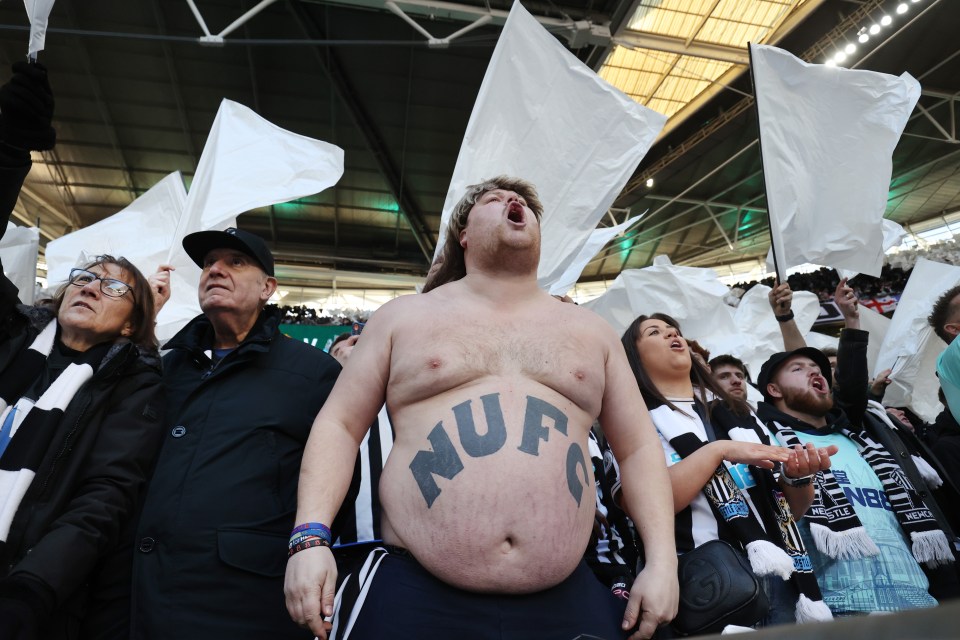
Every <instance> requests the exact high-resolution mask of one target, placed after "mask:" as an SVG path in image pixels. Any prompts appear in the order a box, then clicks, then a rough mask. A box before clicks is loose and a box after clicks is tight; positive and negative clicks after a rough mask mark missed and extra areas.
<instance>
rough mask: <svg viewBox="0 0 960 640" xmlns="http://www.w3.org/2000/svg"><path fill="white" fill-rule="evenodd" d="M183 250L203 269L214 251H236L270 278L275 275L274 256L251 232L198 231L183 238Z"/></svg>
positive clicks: (265, 244) (228, 230)
mask: <svg viewBox="0 0 960 640" xmlns="http://www.w3.org/2000/svg"><path fill="white" fill-rule="evenodd" d="M183 249H184V251H186V252H187V255H188V256H190V259H191V260H193V261H194V262H196V263H197V266H199V267H201V268H203V259H204V258H205V257H206V255H207V254H208V253H210V252H211V251H212V250H214V249H236V250H237V251H240V252H241V253H245V254H247V255H248V256H250V257H251V258H253V259H254V260H256V261H257V264H259V265H260V268H261V269H263V270H264V271H265V272H266V274H267V275H268V276H272V275H274V273H273V254H272V253H270V249H269V248H268V247H267V243H266V242H264V241H263V239H262V238H261V237H260V236H258V235H255V234H252V233H250V232H249V231H244V230H242V229H237V228H236V227H230V228H229V229H225V230H224V231H198V232H196V233H191V234H190V235H188V236H185V237H184V238H183Z"/></svg>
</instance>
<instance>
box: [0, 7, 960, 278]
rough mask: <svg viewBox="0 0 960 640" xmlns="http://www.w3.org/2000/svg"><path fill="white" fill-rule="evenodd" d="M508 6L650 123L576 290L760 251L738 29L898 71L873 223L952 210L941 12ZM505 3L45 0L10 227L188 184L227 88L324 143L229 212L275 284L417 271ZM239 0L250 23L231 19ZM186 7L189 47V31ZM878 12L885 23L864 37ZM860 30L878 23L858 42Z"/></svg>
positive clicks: (950, 116) (948, 29)
mask: <svg viewBox="0 0 960 640" xmlns="http://www.w3.org/2000/svg"><path fill="white" fill-rule="evenodd" d="M900 4H903V5H905V7H906V11H905V12H903V13H898V12H897V7H898V5H900ZM191 5H192V6H191ZM525 6H526V7H527V9H528V10H529V11H530V12H531V13H532V14H533V15H534V16H536V17H537V18H538V20H540V22H541V23H542V24H544V26H545V27H547V28H548V29H549V30H550V31H552V32H553V33H555V34H556V35H557V37H558V38H559V39H560V40H561V41H562V42H564V43H565V44H566V45H567V46H568V47H570V48H571V50H572V51H573V52H574V53H575V54H576V55H577V56H578V57H579V58H580V59H581V60H583V61H584V62H586V63H587V64H588V65H590V66H591V67H592V68H594V69H596V70H597V72H598V73H599V74H600V75H601V76H602V77H604V78H606V79H607V80H608V81H610V82H611V83H613V84H615V85H616V86H618V87H619V88H620V89H622V90H623V91H624V92H626V93H627V94H629V95H631V96H632V97H634V99H636V100H638V101H639V102H641V103H643V104H646V105H647V106H649V107H651V108H654V109H656V110H658V111H660V112H662V113H664V114H667V115H668V116H670V120H669V122H668V125H667V128H666V130H665V132H664V134H663V135H662V136H661V138H660V139H659V141H658V142H657V143H656V145H655V146H654V147H653V149H651V151H650V153H649V154H648V155H647V157H646V158H645V159H644V161H643V162H642V163H641V165H640V167H639V169H638V170H637V172H636V174H635V175H634V176H633V178H632V179H631V180H630V181H629V183H628V185H627V186H626V188H625V189H624V191H623V192H622V193H621V195H620V196H619V198H618V199H617V201H616V202H615V205H614V208H613V209H612V210H611V214H610V216H608V217H606V218H605V219H604V222H602V223H601V224H604V225H605V224H612V223H613V221H617V222H619V221H621V220H623V219H624V217H625V216H637V215H640V214H642V213H643V212H647V213H646V217H645V219H644V220H643V221H641V222H639V223H638V224H637V225H636V226H635V227H634V228H633V230H632V231H630V232H628V234H627V235H626V236H624V237H622V238H618V239H616V240H614V241H613V242H612V243H611V244H610V245H608V247H607V248H606V249H605V250H604V252H603V253H602V254H601V256H599V257H598V258H597V259H596V260H594V261H593V262H592V263H591V264H590V265H588V267H587V269H586V271H585V272H584V275H583V278H582V280H583V281H598V280H609V279H612V278H613V277H615V276H616V274H617V273H619V272H620V271H621V270H622V269H624V268H636V267H642V266H645V265H647V264H650V262H651V261H652V259H653V257H654V256H655V255H657V254H666V255H668V256H670V258H671V259H672V260H673V262H674V263H678V264H693V265H700V266H714V265H723V264H729V263H735V262H742V261H745V260H753V259H756V258H757V257H758V256H762V255H764V254H765V253H766V247H767V244H768V236H767V232H766V221H765V215H764V214H765V200H764V196H763V186H762V174H761V173H760V158H759V152H758V149H757V145H756V143H755V140H756V136H757V133H756V124H755V117H754V115H753V112H752V109H751V106H752V104H753V103H752V98H751V97H750V84H749V78H748V75H747V74H745V73H744V71H745V70H746V68H747V67H746V62H747V59H746V58H747V53H746V43H747V42H748V41H754V42H764V43H768V44H775V45H777V46H781V47H783V48H785V49H787V50H789V51H791V52H793V53H794V54H796V55H798V56H800V57H802V58H804V59H806V60H809V61H812V62H825V61H826V60H828V59H830V58H831V57H832V56H833V55H834V53H835V52H836V51H838V50H840V49H841V48H843V47H844V46H846V45H848V44H853V45H854V46H856V47H858V50H857V51H856V53H854V54H852V55H850V56H849V57H848V59H847V60H845V61H844V63H843V64H844V65H845V66H856V67H857V68H862V69H871V70H876V71H883V72H887V73H894V74H900V73H902V72H904V71H907V72H909V73H911V74H912V75H913V76H914V77H916V78H917V79H918V80H920V82H921V84H922V86H923V95H922V97H921V99H920V106H919V107H918V108H917V110H916V111H915V112H914V115H913V116H912V118H911V120H910V123H909V124H908V126H907V132H906V134H905V135H904V137H903V139H902V140H901V143H900V145H899V146H898V148H897V151H896V154H895V157H894V179H893V182H892V184H891V189H890V199H889V204H888V210H887V216H888V217H890V218H892V219H894V220H896V221H898V222H900V223H902V224H907V225H909V224H910V223H912V222H918V221H924V220H929V219H931V218H935V217H937V216H942V215H946V214H949V213H952V212H954V211H956V210H957V209H958V208H960V147H958V146H957V144H958V139H957V133H956V106H957V105H956V101H957V97H958V95H960V93H958V92H960V72H958V71H957V70H958V69H960V64H958V60H957V56H958V54H960V45H958V44H956V39H955V27H956V25H957V24H960V3H958V2H951V1H949V0H919V1H918V2H911V1H910V0H906V1H905V2H896V1H893V2H891V1H880V0H864V1H862V2H852V1H849V0H633V1H629V0H607V1H604V0H598V1H595V2H579V3H578V2H571V1H569V0H567V1H566V2H560V3H555V2H552V1H551V2H546V3H538V2H531V3H525ZM193 8H196V13H195V12H194V10H193ZM509 8H510V3H509V2H507V1H504V0H500V1H497V0H484V1H469V0H468V1H465V2H458V3H453V2H434V1H429V0H393V1H384V0H338V1H336V2H327V1H320V0H279V1H271V0H265V1H264V2H259V3H257V2H255V0H183V1H177V2H174V1H161V0H126V1H125V2H115V1H108V0H86V1H85V2H82V3H76V2H68V1H64V0H61V2H58V3H57V4H56V5H55V7H54V10H53V14H52V16H51V19H50V25H51V29H50V31H49V32H48V35H47V48H46V50H45V51H44V52H42V53H41V56H40V57H41V61H42V62H44V63H45V64H46V65H48V67H49V69H50V74H51V82H52V84H53V87H54V91H55V93H56V98H57V112H56V122H55V124H56V126H57V128H58V132H59V144H58V145H57V148H56V149H55V150H54V151H51V152H45V153H43V154H36V155H35V166H34V169H33V171H32V172H31V174H30V176H29V177H28V179H27V183H26V186H25V188H24V190H23V193H22V197H21V200H20V202H19V204H18V206H17V210H16V214H17V217H18V218H19V221H20V222H21V223H24V222H26V223H35V222H36V221H37V220H39V222H40V227H41V233H42V238H41V239H42V241H43V242H45V241H46V240H48V239H51V238H56V237H59V236H60V235H62V234H63V233H66V232H68V231H70V230H72V229H76V228H79V227H83V226H86V225H89V224H91V223H93V222H96V221H98V220H101V219H103V218H104V217H106V216H108V215H111V214H113V213H115V212H116V211H119V210H120V209H122V208H123V207H125V206H126V205H127V204H129V203H130V202H131V201H132V200H133V199H134V198H136V197H137V196H138V195H140V194H142V193H143V192H145V191H146V190H147V189H149V188H150V187H151V186H153V185H154V184H155V183H156V182H157V181H159V180H160V179H161V178H162V177H164V176H165V175H166V174H168V173H169V172H171V171H175V170H179V171H181V172H182V173H183V175H184V177H185V178H186V180H187V182H188V183H189V181H190V179H191V177H192V175H193V171H194V170H195V168H196V165H197V162H198V160H199V154H200V151H201V150H202V148H203V144H204V141H205V139H206V135H207V132H208V131H209V128H210V125H211V124H212V122H213V117H214V115H215V113H216V110H217V108H218V106H219V103H220V100H221V99H222V98H224V97H227V98H230V99H232V100H236V101H238V102H241V103H243V104H246V105H248V106H250V107H252V108H253V109H255V110H256V111H257V112H258V113H260V114H261V115H263V116H264V117H265V118H267V119H269V120H270V121H272V122H275V123H276V124H278V125H280V126H282V127H284V128H287V129H290V130H293V131H296V132H298V133H302V134H304V135H308V136H311V137H316V138H320V139H323V140H326V141H329V142H332V143H334V144H337V145H338V146H340V147H342V148H343V149H344V150H345V152H346V170H345V173H344V176H343V178H342V180H341V181H340V183H339V184H338V185H337V186H336V187H335V188H332V189H329V190H327V191H326V192H324V193H321V194H319V195H317V196H312V197H308V198H303V199H301V200H298V201H296V202H293V203H289V204H283V205H277V206H274V207H269V208H265V209H262V210H256V211H253V212H251V213H248V214H245V215H243V216H242V217H241V218H240V226H242V227H244V228H247V229H249V230H251V231H254V232H256V233H259V234H261V235H263V236H264V237H265V238H267V239H268V240H269V241H270V243H271V245H272V247H273V248H274V250H275V252H276V254H277V257H278V263H279V264H280V265H281V266H280V267H278V272H279V273H280V275H281V280H282V281H283V282H285V283H287V284H294V285H295V284H300V285H316V286H327V285H329V283H330V282H332V281H333V280H334V278H336V279H337V280H338V281H339V282H340V285H341V286H346V284H347V283H353V284H354V285H355V286H358V287H363V288H371V289H372V288H378V287H380V288H385V289H394V288H398V287H409V286H411V284H412V283H413V282H415V281H417V280H418V278H420V277H422V275H423V274H425V273H426V270H427V267H428V265H429V257H430V256H431V255H432V248H433V246H434V245H435V242H436V234H437V230H438V228H439V218H440V211H441V209H442V206H443V201H444V198H445V196H446V191H447V187H448V185H449V182H450V177H451V175H452V172H453V168H454V165H455V162H456V157H457V153H458V151H459V148H460V142H461V140H462V137H463V133H464V130H465V129H466V125H467V120H468V119H469V116H470V112H471V109H472V107H473V103H474V101H475V99H476V95H477V92H478V90H479V87H480V82H481V80H482V78H483V75H484V72H485V70H486V66H487V63H488V61H489V58H490V55H491V53H492V51H493V47H494V45H495V44H496V40H497V37H498V35H499V32H500V29H501V26H502V24H503V22H504V20H505V18H506V15H507V12H508V11H509ZM251 9H254V10H257V13H256V15H254V16H253V17H252V18H250V19H249V20H248V21H246V22H244V23H243V24H241V25H239V26H234V27H232V26H231V25H233V24H234V22H235V21H236V20H237V18H239V17H240V16H242V15H243V14H244V13H246V12H247V11H250V10H251ZM197 14H199V15H200V16H201V17H202V19H203V22H204V23H205V25H206V30H207V31H209V32H210V33H211V36H213V37H204V36H205V31H204V27H202V26H201V24H200V22H199V21H198V19H197ZM884 15H887V16H889V17H890V18H891V21H890V24H889V25H887V26H882V27H880V25H881V20H882V17H883V16H884ZM481 18H482V19H483V20H482V21H481V22H480V23H477V24H474V23H475V22H476V21H477V20H478V19H481ZM874 24H876V25H878V28H879V29H880V31H879V33H877V34H875V35H873V36H871V38H870V40H869V42H867V43H866V44H860V43H858V41H857V36H858V33H859V32H860V31H861V30H868V32H869V29H870V28H871V27H872V26H873V25H874ZM25 25H26V17H25V15H24V11H23V9H22V5H18V4H15V3H4V4H3V5H0V30H2V31H3V34H4V37H3V39H2V41H0V63H3V64H4V65H5V66H7V67H8V66H9V62H11V61H13V60H16V59H19V58H20V57H22V56H23V54H24V51H25V48H26V32H25V31H24V30H23V29H24V27H25ZM468 25H470V26H471V28H470V29H468V30H467V31H466V32H461V34H460V35H457V36H456V37H454V38H452V39H450V40H449V42H446V43H444V42H443V41H442V40H443V39H444V38H449V37H450V36H451V35H452V34H456V33H457V32H460V31H461V30H462V29H464V28H465V27H467V26H468ZM224 29H227V30H228V32H227V33H226V34H225V35H224V37H223V38H222V41H220V42H217V38H216V37H215V36H216V34H218V33H222V32H223V31H224ZM428 36H429V38H428ZM431 38H432V40H433V41H432V42H431V41H430V39H431ZM651 179H652V183H648V180H651ZM648 184H652V186H647V185H648Z"/></svg>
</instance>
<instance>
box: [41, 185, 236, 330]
mask: <svg viewBox="0 0 960 640" xmlns="http://www.w3.org/2000/svg"><path fill="white" fill-rule="evenodd" d="M186 200H187V192H186V190H185V189H184V188H183V178H182V177H181V176H180V172H179V171H177V172H174V173H171V174H169V175H167V176H166V177H165V178H163V179H162V180H161V181H160V182H158V183H157V184H155V185H153V187H151V188H150V190H148V191H147V192H146V193H144V194H143V195H141V196H140V197H139V198H137V199H136V200H134V201H133V202H132V203H130V204H129V205H128V206H127V207H126V208H125V209H123V210H122V211H119V212H117V213H115V214H113V215H112V216H110V217H108V218H104V219H103V220H101V221H100V222H97V223H95V224H92V225H90V226H89V227H85V228H83V229H80V230H78V231H74V232H73V233H68V234H67V235H65V236H63V237H61V238H57V239H56V240H53V241H51V242H49V243H48V244H47V252H46V259H47V280H48V282H49V283H50V284H51V285H56V284H58V283H61V282H63V281H65V280H66V279H67V276H68V275H69V273H70V269H72V268H73V267H75V266H77V265H78V264H83V263H86V262H89V261H90V260H92V259H93V257H94V256H97V255H102V254H105V253H106V254H110V255H112V256H115V257H124V258H126V259H127V260H129V261H130V262H132V263H133V264H134V265H136V267H137V268H138V269H139V270H140V271H141V272H142V273H143V274H144V275H145V276H149V275H150V274H151V273H153V272H154V271H155V270H156V268H157V267H158V266H160V265H161V264H171V265H172V266H173V267H174V268H175V269H176V270H175V271H174V272H173V273H172V274H171V275H170V300H168V301H167V304H166V305H165V306H164V308H163V310H162V311H161V312H160V315H159V317H158V318H157V337H159V338H160V341H161V342H165V341H166V340H168V339H169V338H171V337H173V335H174V334H175V333H176V332H177V331H179V330H180V329H181V328H182V327H183V325H184V324H186V323H187V321H189V320H190V319H191V318H193V317H194V316H196V315H197V314H199V313H200V306H199V304H198V302H197V286H198V285H199V283H200V276H199V273H198V271H197V268H196V266H195V265H194V264H193V261H192V260H190V258H189V257H187V255H186V254H185V253H183V252H182V251H181V252H179V253H176V254H174V256H173V259H172V260H169V261H168V253H169V251H170V246H171V244H172V243H173V237H174V233H175V232H176V229H177V223H178V222H179V220H180V216H181V214H182V213H183V207H184V203H185V202H186ZM229 222H233V221H232V220H231V221H228V223H229ZM234 224H235V222H234Z"/></svg>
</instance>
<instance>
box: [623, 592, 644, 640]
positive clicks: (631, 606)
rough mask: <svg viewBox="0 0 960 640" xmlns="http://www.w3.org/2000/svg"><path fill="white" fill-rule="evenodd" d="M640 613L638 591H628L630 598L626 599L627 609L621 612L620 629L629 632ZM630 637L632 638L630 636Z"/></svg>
mask: <svg viewBox="0 0 960 640" xmlns="http://www.w3.org/2000/svg"><path fill="white" fill-rule="evenodd" d="M639 613H640V591H639V590H637V589H630V597H629V598H628V599H627V608H626V609H624V611H623V622H621V623H620V628H621V629H623V630H624V631H629V630H630V629H633V628H634V627H635V626H636V625H637V615H638V614H639ZM631 637H632V636H631Z"/></svg>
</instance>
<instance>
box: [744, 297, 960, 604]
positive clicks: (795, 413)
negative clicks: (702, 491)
mask: <svg viewBox="0 0 960 640" xmlns="http://www.w3.org/2000/svg"><path fill="white" fill-rule="evenodd" d="M835 300H836V302H837V304H838V306H839V307H840V309H841V312H842V313H843V315H844V318H845V320H846V328H845V329H844V330H843V332H842V333H841V336H840V344H839V348H838V353H837V360H838V363H837V381H836V384H835V385H834V388H833V389H831V378H832V376H831V372H830V362H829V360H828V359H827V357H826V356H825V355H824V354H823V353H822V352H821V351H819V350H817V349H813V348H810V347H802V348H799V349H794V350H792V351H789V352H783V353H777V354H774V355H773V356H771V357H770V359H769V360H767V362H765V363H764V365H763V367H762V368H761V370H760V375H759V376H758V378H757V383H758V386H759V387H760V391H761V392H762V393H763V395H764V402H761V403H760V404H759V406H758V408H757V415H758V416H759V417H760V419H761V420H763V422H764V423H765V424H766V425H767V427H768V429H770V431H771V432H772V433H773V434H775V437H776V438H777V440H778V441H779V442H780V444H782V445H785V446H793V445H797V444H800V445H806V444H807V443H812V444H813V445H814V446H816V447H819V448H834V447H835V448H836V449H837V453H835V454H834V455H832V457H831V468H830V469H828V470H824V471H820V472H818V473H817V474H815V475H814V476H812V477H810V478H809V479H805V480H806V481H807V482H811V481H812V482H813V483H814V485H815V496H814V501H813V505H812V506H811V507H810V510H809V511H808V512H807V515H806V517H805V518H804V519H803V521H802V523H801V526H800V530H801V534H802V536H803V538H804V543H805V544H806V546H807V549H808V551H809V553H810V558H811V560H812V562H813V569H814V572H815V574H816V575H817V579H818V581H819V583H820V588H821V591H823V595H824V601H825V602H827V603H828V604H829V606H830V609H831V610H832V611H833V613H834V615H853V614H865V613H871V612H874V611H898V610H902V609H912V608H921V607H932V606H935V605H936V604H937V600H936V599H935V597H934V595H937V596H938V597H943V596H952V595H954V594H955V593H956V580H955V573H954V571H953V564H954V556H953V552H952V550H951V541H953V540H954V538H955V536H954V534H953V533H952V531H951V530H950V526H949V524H948V523H947V520H946V518H944V516H943V513H942V512H941V511H940V509H939V508H938V505H937V504H936V502H935V501H934V500H933V498H932V496H931V495H930V489H929V487H928V485H927V482H928V480H930V478H929V477H928V475H927V474H925V472H924V470H923V469H922V468H921V467H922V466H923V461H921V460H920V459H919V458H916V457H915V456H912V455H911V453H910V450H909V448H908V447H907V445H906V444H905V443H904V440H903V438H902V436H901V434H900V432H899V431H898V430H897V429H895V428H894V427H893V425H892V424H889V421H886V422H884V421H883V419H882V417H880V416H878V415H877V414H875V413H873V412H870V411H868V410H867V406H868V405H867V361H866V351H867V339H868V337H869V334H868V333H867V332H866V331H861V330H860V328H859V312H858V309H857V299H856V295H855V294H854V292H853V289H852V288H850V287H849V286H848V285H847V283H846V280H843V281H841V283H840V286H838V288H837V293H836V296H835ZM880 413H881V414H882V413H883V412H882V411H881V412H880ZM803 480H804V479H801V481H803ZM931 584H933V585H934V587H935V588H931ZM938 589H939V590H940V591H939V592H938Z"/></svg>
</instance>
